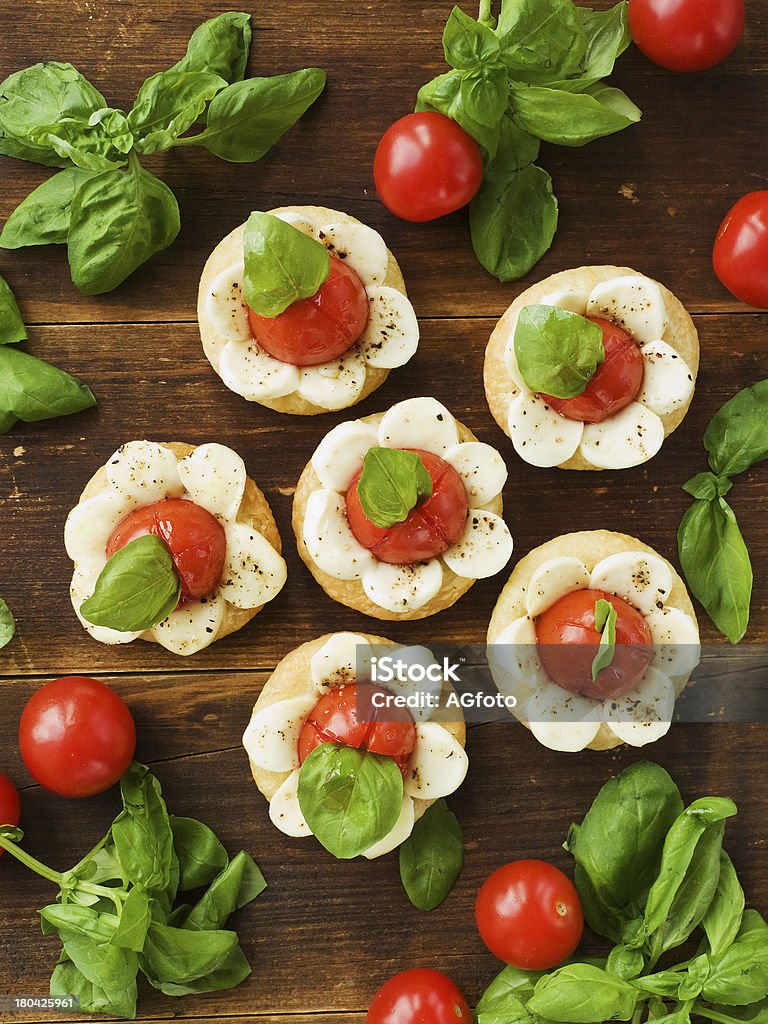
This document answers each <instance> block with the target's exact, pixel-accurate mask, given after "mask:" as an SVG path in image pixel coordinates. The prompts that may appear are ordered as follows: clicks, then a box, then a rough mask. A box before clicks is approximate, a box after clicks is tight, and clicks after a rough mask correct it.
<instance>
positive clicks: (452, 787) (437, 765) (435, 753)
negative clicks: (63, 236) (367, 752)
mask: <svg viewBox="0 0 768 1024" xmlns="http://www.w3.org/2000/svg"><path fill="white" fill-rule="evenodd" d="M468 767H469V759H468V758H467V752H466V751H465V750H464V748H463V747H462V745H461V744H460V743H459V741H458V740H457V739H456V738H455V736H453V735H452V733H450V732H448V730H447V729H446V728H444V727H443V726H442V725H440V724H439V723H438V722H418V723H417V725H416V747H415V749H414V751H413V759H412V761H411V768H410V771H409V773H408V776H407V778H406V780H405V792H406V794H407V795H408V796H412V797H417V798H419V799H421V800H437V799H439V798H440V797H442V796H449V795H450V794H451V793H453V792H455V791H456V790H457V789H458V788H459V786H460V785H461V784H462V782H463V781H464V778H465V776H466V774H467V768H468Z"/></svg>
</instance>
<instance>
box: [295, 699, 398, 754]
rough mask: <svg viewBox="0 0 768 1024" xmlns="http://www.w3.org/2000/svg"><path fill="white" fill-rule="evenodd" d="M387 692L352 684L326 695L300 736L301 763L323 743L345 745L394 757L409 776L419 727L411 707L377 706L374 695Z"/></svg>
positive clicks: (312, 712) (315, 707) (311, 714)
mask: <svg viewBox="0 0 768 1024" xmlns="http://www.w3.org/2000/svg"><path fill="white" fill-rule="evenodd" d="M386 692H387V691H386V690H383V689H382V687H380V686H376V685H375V684H374V683H349V684H347V685H346V686H337V687H334V689H332V690H329V691H328V693H325V694H323V696H322V697H321V698H320V700H319V701H318V702H317V704H316V705H315V706H314V708H313V709H312V711H311V712H310V713H309V715H308V716H307V719H306V721H305V722H304V725H303V727H302V730H301V733H300V734H299V760H300V761H301V763H302V764H303V763H304V761H305V760H306V759H307V758H308V757H309V755H310V754H311V753H312V751H313V750H314V749H315V747H319V746H320V744H321V743H343V744H344V745H345V746H347V747H355V748H356V749H357V750H360V749H362V750H370V751H371V753H373V754H384V755H385V756H387V757H391V758H392V759H393V760H394V761H395V762H396V763H397V765H398V766H399V768H400V770H401V771H402V773H403V774H405V773H406V771H407V770H408V766H409V765H410V763H411V755H412V754H413V751H414V748H415V746H416V726H415V724H414V721H413V718H412V716H411V713H410V711H408V709H407V708H376V707H374V705H373V702H372V698H373V694H374V693H386ZM358 708H359V709H360V711H361V715H360V716H359V717H358ZM360 718H362V719H363V720H362V721H361V720H359V719H360ZM366 719H368V720H367V721H366Z"/></svg>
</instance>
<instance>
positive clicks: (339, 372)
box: [298, 346, 365, 410]
mask: <svg viewBox="0 0 768 1024" xmlns="http://www.w3.org/2000/svg"><path fill="white" fill-rule="evenodd" d="M298 372H299V387H298V392H299V394H300V395H301V397H302V398H303V399H305V400H306V401H307V402H311V403H312V404H313V405H319V406H320V408H321V409H329V410H333V409H346V407H347V406H348V405H353V404H354V403H355V402H356V401H357V399H358V398H359V397H360V394H361V393H362V390H363V387H364V386H365V360H364V359H363V357H362V355H361V354H360V349H359V348H358V347H357V346H355V347H354V348H351V349H350V350H349V351H348V352H345V353H344V355H343V356H341V358H340V359H334V360H333V361H332V362H330V363H322V364H321V365H320V366H302V367H300V368H299V371H298Z"/></svg>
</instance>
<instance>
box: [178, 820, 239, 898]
mask: <svg viewBox="0 0 768 1024" xmlns="http://www.w3.org/2000/svg"><path fill="white" fill-rule="evenodd" d="M170 822H171V830H172V832H173V848H174V850H175V851H176V857H177V859H178V862H179V891H180V892H188V891H189V890H190V889H199V888H200V887H201V886H203V885H210V883H211V882H212V881H213V880H214V878H215V877H216V876H217V875H218V874H219V872H221V871H223V870H224V868H225V867H226V866H227V864H228V863H229V857H228V856H227V851H226V850H225V849H224V847H223V846H222V845H221V843H220V842H219V839H218V838H217V836H216V833H215V832H214V831H213V830H212V829H210V828H208V826H207V825H204V824H203V823H202V821H196V820H195V819H194V818H180V817H178V816H177V815H175V814H172V815H171V818H170Z"/></svg>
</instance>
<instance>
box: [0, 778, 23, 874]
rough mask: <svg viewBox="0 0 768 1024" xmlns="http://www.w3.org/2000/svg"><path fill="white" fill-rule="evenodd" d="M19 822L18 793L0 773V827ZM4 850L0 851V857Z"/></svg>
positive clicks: (19, 801)
mask: <svg viewBox="0 0 768 1024" xmlns="http://www.w3.org/2000/svg"><path fill="white" fill-rule="evenodd" d="M20 821H21V799H20V797H19V791H18V789H16V787H15V786H14V784H13V783H12V782H11V780H10V779H9V778H8V776H7V775H6V774H5V773H4V772H0V825H18V824H19V822H20ZM4 853H5V850H0V857H2V855H3V854H4Z"/></svg>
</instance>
